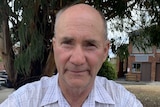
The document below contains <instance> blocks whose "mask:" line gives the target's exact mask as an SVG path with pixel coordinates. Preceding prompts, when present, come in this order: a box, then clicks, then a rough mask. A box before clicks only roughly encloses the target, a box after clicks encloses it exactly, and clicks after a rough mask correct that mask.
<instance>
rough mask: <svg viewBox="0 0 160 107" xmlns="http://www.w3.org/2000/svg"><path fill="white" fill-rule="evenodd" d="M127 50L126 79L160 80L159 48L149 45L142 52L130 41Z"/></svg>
mask: <svg viewBox="0 0 160 107" xmlns="http://www.w3.org/2000/svg"><path fill="white" fill-rule="evenodd" d="M138 40H140V39H138ZM143 40H145V39H144V38H143ZM128 51H129V53H130V55H129V57H128V69H127V73H126V80H133V81H160V48H158V47H156V46H151V47H148V48H146V49H145V52H144V51H143V50H141V49H137V48H136V47H135V46H134V45H133V44H132V43H130V44H129V47H128Z"/></svg>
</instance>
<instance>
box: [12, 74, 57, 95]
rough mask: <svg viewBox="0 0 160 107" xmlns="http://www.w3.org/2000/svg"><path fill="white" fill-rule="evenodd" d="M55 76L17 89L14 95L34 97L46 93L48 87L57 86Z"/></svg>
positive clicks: (43, 78)
mask: <svg viewBox="0 0 160 107" xmlns="http://www.w3.org/2000/svg"><path fill="white" fill-rule="evenodd" d="M54 84H55V76H52V77H47V76H44V77H42V78H41V79H40V80H39V81H35V82H32V83H28V84H26V85H23V86H22V87H20V88H19V89H17V90H16V91H15V92H14V93H13V94H12V95H13V96H17V95H27V96H29V95H32V94H35V93H45V91H47V89H48V87H51V86H53V87H54V86H55V85H54Z"/></svg>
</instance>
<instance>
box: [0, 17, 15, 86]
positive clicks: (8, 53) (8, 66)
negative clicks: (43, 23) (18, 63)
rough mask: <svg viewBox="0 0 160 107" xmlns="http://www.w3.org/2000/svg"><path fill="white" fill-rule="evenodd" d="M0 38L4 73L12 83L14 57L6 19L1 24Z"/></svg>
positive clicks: (13, 79)
mask: <svg viewBox="0 0 160 107" xmlns="http://www.w3.org/2000/svg"><path fill="white" fill-rule="evenodd" d="M1 28H2V36H3V43H4V44H3V46H4V48H3V50H2V58H3V62H4V67H5V70H6V72H7V73H8V79H9V81H11V82H12V83H13V82H14V81H15V75H16V73H15V70H14V66H13V65H14V59H13V58H14V56H13V51H12V43H11V39H10V34H9V26H8V17H6V18H5V20H4V21H3V22H2V25H1Z"/></svg>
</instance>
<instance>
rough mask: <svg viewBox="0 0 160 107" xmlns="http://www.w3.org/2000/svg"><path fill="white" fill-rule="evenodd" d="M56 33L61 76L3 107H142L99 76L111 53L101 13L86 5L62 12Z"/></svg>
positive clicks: (23, 90)
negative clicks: (109, 52)
mask: <svg viewBox="0 0 160 107" xmlns="http://www.w3.org/2000/svg"><path fill="white" fill-rule="evenodd" d="M54 30H55V35H54V37H53V40H52V41H53V50H54V55H55V63H56V67H57V71H58V74H57V75H54V76H52V77H42V78H41V80H40V81H37V82H33V83H30V84H27V85H25V86H23V87H21V88H20V89H18V90H17V91H15V92H14V93H13V94H12V95H10V96H9V98H8V99H6V100H5V101H4V102H3V103H2V104H1V105H0V107H13V106H14V107H142V104H141V103H140V102H139V101H138V100H137V99H136V97H135V96H134V95H133V94H131V93H130V92H129V91H127V90H126V89H125V88H124V87H123V86H121V85H119V84H117V83H115V82H113V81H110V80H107V79H106V78H103V77H98V76H97V73H98V71H99V69H100V68H101V66H102V64H103V62H104V61H105V60H106V57H107V56H108V49H109V41H108V39H107V31H106V30H107V28H106V22H105V18H104V16H103V15H102V14H101V13H100V12H99V11H97V10H96V9H95V8H93V7H91V6H89V5H86V4H75V5H72V6H70V7H67V8H65V9H62V10H60V11H59V13H58V14H57V16H56V21H55V29H54Z"/></svg>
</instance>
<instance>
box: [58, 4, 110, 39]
mask: <svg viewBox="0 0 160 107" xmlns="http://www.w3.org/2000/svg"><path fill="white" fill-rule="evenodd" d="M75 20H76V21H75ZM82 20H83V21H84V23H83V24H87V25H88V26H95V27H97V29H98V31H99V32H101V33H102V35H103V36H104V38H105V39H107V31H106V30H107V27H106V21H105V19H104V16H103V15H102V14H101V13H100V12H99V11H97V10H96V9H95V8H93V7H91V6H89V5H87V4H76V5H72V6H70V7H67V8H64V9H62V10H60V11H59V12H58V14H57V16H56V21H55V36H56V33H57V28H60V27H61V26H60V25H64V24H65V23H73V24H76V23H77V21H78V22H79V21H82ZM74 21H75V22H74ZM93 22H94V23H93Z"/></svg>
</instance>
